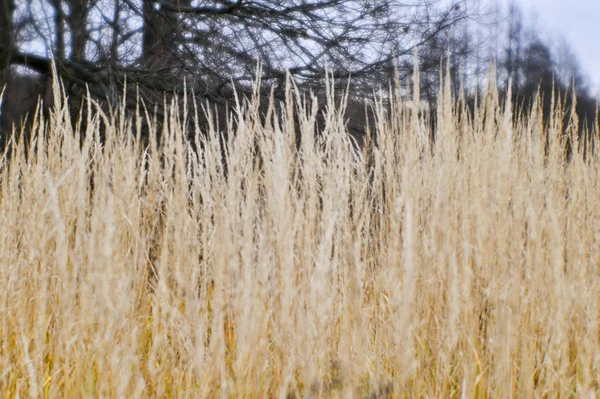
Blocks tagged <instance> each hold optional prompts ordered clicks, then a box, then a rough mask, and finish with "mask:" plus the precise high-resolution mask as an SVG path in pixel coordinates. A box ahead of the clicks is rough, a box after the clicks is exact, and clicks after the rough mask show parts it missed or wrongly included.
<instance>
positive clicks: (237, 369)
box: [0, 85, 600, 398]
mask: <svg viewBox="0 0 600 399" xmlns="http://www.w3.org/2000/svg"><path fill="white" fill-rule="evenodd" d="M399 93H400V91H399V89H398V88H396V89H392V90H391V91H390V97H391V98H394V100H393V101H392V102H391V103H390V104H388V103H386V102H384V101H383V100H378V99H376V98H375V99H373V100H372V101H371V102H370V105H369V107H370V108H371V109H372V110H373V112H374V113H375V115H376V118H375V122H374V123H372V124H371V125H370V126H369V127H368V132H367V133H368V134H367V137H366V139H365V142H364V144H361V145H357V143H356V142H354V141H353V139H352V138H351V137H350V136H349V135H348V134H347V129H346V122H345V116H344V112H343V111H344V101H343V98H342V99H341V100H340V101H338V100H335V99H334V97H333V95H330V96H329V99H328V100H327V104H326V112H325V115H324V117H323V118H322V121H323V123H321V125H320V126H319V127H318V129H317V127H316V121H317V119H319V118H318V112H319V111H318V108H317V107H316V106H315V104H314V102H311V101H310V96H305V95H303V94H301V93H300V92H299V91H298V90H296V89H295V88H294V87H293V86H292V85H290V87H289V88H288V97H287V100H286V101H285V102H283V103H282V104H276V103H275V101H271V103H270V106H269V110H268V112H267V114H266V115H260V112H261V111H260V110H259V107H258V104H257V102H258V100H257V98H254V99H252V98H251V99H248V100H246V99H241V98H240V99H239V101H238V105H237V106H236V107H235V109H234V111H233V114H232V116H231V118H234V119H235V123H231V124H229V126H228V127H225V128H227V129H229V134H227V135H226V136H221V135H220V134H219V132H218V130H219V128H224V127H223V126H217V125H216V121H215V120H213V119H211V118H209V121H211V123H209V124H208V125H206V126H197V125H196V126H195V125H194V120H195V114H194V113H186V112H183V113H182V112H179V111H177V110H178V109H180V108H177V107H175V106H172V107H170V108H168V109H167V111H168V117H167V118H166V119H165V120H164V123H161V124H159V123H156V122H155V121H154V120H153V117H152V114H151V113H147V112H145V111H144V109H143V107H141V106H140V109H139V111H138V112H137V114H136V115H134V116H133V117H131V118H127V117H125V116H123V114H122V113H121V112H120V111H119V110H115V112H114V113H107V112H105V111H103V110H102V109H101V108H95V107H94V104H92V103H90V104H89V106H90V109H95V112H91V113H88V114H87V115H88V116H87V121H86V123H85V124H83V125H81V126H85V127H84V128H82V129H77V128H75V129H73V125H72V124H71V122H70V121H71V116H70V115H69V109H68V107H67V106H65V104H64V101H63V102H61V101H60V100H58V101H57V104H62V105H59V106H57V107H56V109H55V110H54V111H53V112H52V114H51V115H50V116H46V117H43V116H42V115H43V114H42V113H41V112H40V113H39V114H38V117H37V119H36V122H35V126H34V128H33V130H32V135H31V141H30V142H23V141H21V142H15V143H13V145H12V147H11V149H10V151H9V152H7V153H5V154H4V155H3V156H2V158H1V160H0V226H1V228H0V393H1V395H2V397H5V398H19V397H44V398H58V397H81V398H91V397H97V398H109V397H110V398H170V397H173V398H175V397H176V398H199V397H229V398H233V397H240V398H261V397H277V398H319V397H322V398H330V397H333V398H335V397H339V398H342V397H344V398H346V397H355V398H388V397H390V398H400V397H402V398H404V397H407V398H408V397H424V398H427V397H429V398H433V397H444V398H449V397H454V398H459V397H461V398H485V397H521V398H534V397H586V398H592V397H597V396H598V395H600V387H599V385H598V384H599V381H600V325H599V322H600V269H599V267H600V245H599V243H600V169H599V166H600V156H599V154H600V151H599V148H598V146H599V145H600V144H599V141H598V137H597V134H598V129H595V131H594V132H591V133H590V135H589V136H587V137H589V138H590V139H589V140H586V141H585V142H584V141H581V140H579V137H580V135H579V132H578V131H577V128H576V126H578V123H576V121H575V120H574V119H576V116H575V115H574V114H571V113H570V112H569V111H568V110H565V109H563V108H562V107H561V105H560V101H557V102H556V104H555V109H554V112H553V114H552V115H551V117H550V118H549V119H548V120H546V119H544V117H543V116H542V114H541V112H540V110H539V108H536V107H534V108H533V109H532V110H531V112H529V111H528V112H523V113H520V114H519V116H518V117H517V118H513V115H514V114H515V113H514V112H513V109H512V108H513V107H512V105H511V104H510V102H508V103H505V102H503V101H501V100H500V99H499V98H498V94H497V92H496V91H495V88H494V87H493V86H491V87H490V89H489V90H488V92H487V94H486V95H484V96H482V97H481V98H480V99H479V100H478V102H477V104H476V105H475V107H474V110H470V109H469V108H468V107H466V106H465V101H464V99H462V98H452V97H451V95H450V92H449V86H445V88H442V90H441V91H440V100H439V104H438V111H437V117H436V122H437V123H436V128H435V140H432V137H431V126H430V125H431V120H430V119H429V118H427V117H425V116H424V115H423V113H420V112H419V110H418V109H416V108H415V107H414V105H415V104H420V102H419V97H418V93H415V95H414V97H413V98H412V99H410V101H408V100H407V99H405V98H402V96H400V95H399ZM56 96H57V97H60V93H59V90H58V88H57V93H56ZM197 112H198V113H202V112H207V113H208V114H209V115H210V110H209V111H207V110H206V109H205V108H204V109H203V107H202V105H201V104H198V105H197ZM142 121H146V122H149V123H146V125H148V126H150V131H149V134H146V135H145V136H147V139H144V138H143V137H142V136H143V135H142V132H141V130H140V128H139V127H140V126H142V125H143V123H142ZM565 121H567V122H569V123H567V125H568V127H567V129H566V131H563V126H564V125H565V123H563V122H565ZM188 125H189V126H191V127H192V130H193V136H194V137H193V139H192V140H191V141H189V140H188V139H187V138H186V135H187V133H186V131H187V129H186V128H185V126H188ZM317 131H318V134H317ZM99 132H102V135H100V134H99ZM223 137H225V138H223ZM567 139H568V140H569V143H570V148H571V151H570V154H569V156H568V157H567V156H566V151H565V146H566V144H565V143H566V140H567ZM592 139H593V140H592Z"/></svg>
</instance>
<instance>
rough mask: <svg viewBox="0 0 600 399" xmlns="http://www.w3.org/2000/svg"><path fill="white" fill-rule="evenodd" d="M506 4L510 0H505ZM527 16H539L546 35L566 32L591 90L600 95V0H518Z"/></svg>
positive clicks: (555, 35)
mask: <svg viewBox="0 0 600 399" xmlns="http://www.w3.org/2000/svg"><path fill="white" fill-rule="evenodd" d="M502 2H503V3H504V4H507V3H508V0H502ZM516 2H517V4H519V5H520V6H521V8H522V9H523V14H524V16H525V17H526V18H528V17H531V16H532V15H537V25H538V27H539V28H541V29H542V31H543V32H544V33H545V35H544V37H548V38H556V37H559V36H560V34H563V35H564V36H565V38H566V39H567V41H568V43H569V44H570V45H571V47H572V49H573V51H574V53H575V54H576V55H577V57H578V59H579V62H580V64H581V69H582V72H583V73H584V75H586V76H587V77H588V78H589V83H590V89H592V91H593V92H594V93H596V94H597V95H598V94H600V0H516Z"/></svg>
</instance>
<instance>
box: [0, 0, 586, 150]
mask: <svg viewBox="0 0 600 399" xmlns="http://www.w3.org/2000/svg"><path fill="white" fill-rule="evenodd" d="M38 3H39V4H38ZM36 10H37V11H36ZM48 16H52V17H51V18H48ZM541 30H542V29H539V27H538V26H537V25H536V24H535V21H532V20H528V19H526V18H525V17H524V16H523V11H522V10H521V9H520V8H519V7H518V6H517V5H516V3H513V4H512V5H510V6H509V7H508V9H502V8H500V7H496V8H495V9H491V8H489V7H488V8H486V7H483V6H482V5H481V4H480V3H479V1H477V0H452V1H450V2H448V1H441V0H428V1H417V0H415V1H412V2H402V3H401V4H400V3H399V2H397V1H394V0H328V1H306V0H287V1H283V2H282V1H279V0H262V1H247V0H237V1H222V0H202V1H196V2H192V1H191V0H162V1H155V0H143V1H142V0H139V1H136V0H114V1H108V0H106V1H105V0H64V1H63V0H46V1H41V2H34V0H23V1H19V2H16V1H15V0H0V85H2V86H4V85H6V90H5V95H4V100H3V103H2V107H1V108H0V147H5V143H7V142H8V141H9V138H10V136H11V134H12V133H11V132H12V125H13V124H19V123H21V122H27V121H28V120H30V119H31V118H29V119H27V118H26V115H31V114H32V113H33V112H34V111H35V109H36V104H37V101H38V99H43V100H44V103H45V105H46V107H51V106H52V103H53V101H54V96H53V94H52V92H51V82H50V76H51V75H52V71H53V66H52V65H53V63H54V68H55V71H56V73H57V75H58V77H59V78H60V79H61V80H62V83H63V84H64V89H65V93H64V94H65V95H66V96H67V97H68V99H69V101H70V104H71V107H72V108H73V112H72V113H71V114H72V115H73V118H74V119H76V118H77V116H78V115H79V114H80V112H79V111H80V110H81V109H82V108H83V109H84V110H85V106H84V105H85V102H84V101H83V100H84V97H85V95H86V94H88V93H89V94H90V95H91V96H92V97H93V98H94V99H95V100H96V101H98V102H100V103H102V104H104V105H106V106H113V107H116V106H121V105H124V106H125V109H129V110H135V109H137V106H138V100H139V99H141V100H143V102H144V104H145V105H146V106H147V108H148V109H150V110H152V111H153V112H155V113H157V114H158V117H159V119H160V117H161V112H162V109H163V106H164V100H165V99H166V100H167V101H171V100H172V99H173V98H174V97H175V96H177V95H179V94H181V93H182V92H183V91H184V90H185V91H187V94H188V96H189V98H192V97H193V98H194V99H195V100H197V102H199V103H205V102H206V101H208V102H209V103H210V104H211V106H212V107H216V108H217V110H218V114H220V115H221V116H222V117H223V118H224V117H225V116H224V115H225V112H226V111H225V110H226V109H227V108H228V107H229V105H230V104H231V103H232V102H233V101H234V90H235V91H237V92H238V93H239V94H240V95H247V96H252V95H253V87H255V86H254V85H253V80H255V79H256V78H260V81H261V83H262V92H263V93H265V94H267V95H268V94H270V93H271V94H273V95H275V97H276V98H279V99H283V98H284V97H285V86H286V83H285V82H286V79H288V74H289V75H290V76H291V77H292V78H293V79H294V81H295V82H296V84H297V85H298V86H299V87H300V88H304V89H305V90H306V91H307V92H308V91H309V90H310V91H312V92H313V93H315V94H316V96H317V97H319V98H324V97H325V83H324V77H325V76H326V74H327V73H329V75H330V76H331V77H333V78H334V79H335V81H336V83H337V87H339V88H340V90H342V89H345V88H346V87H350V89H351V91H352V93H351V94H352V95H351V96H350V104H349V109H351V110H352V112H349V113H348V117H349V119H350V121H349V128H350V131H351V132H352V133H353V134H354V135H356V136H358V137H360V136H361V134H363V133H364V131H365V129H366V120H365V117H364V116H363V114H364V99H365V98H367V97H369V96H371V95H372V94H373V92H374V91H375V92H379V93H382V92H386V91H387V89H388V88H389V85H390V84H391V83H392V82H394V80H395V79H396V77H395V74H396V73H399V74H400V81H401V82H402V84H403V85H405V86H406V88H407V89H406V91H405V92H403V94H405V95H407V96H411V95H412V88H411V87H410V82H411V73H412V71H413V69H414V68H413V63H414V62H415V57H414V56H413V54H414V50H415V49H416V50H417V54H418V57H417V58H416V62H417V63H418V66H419V70H420V86H421V87H420V92H421V99H422V100H423V101H424V102H427V103H428V105H429V106H428V109H429V110H432V111H434V110H435V103H436V98H437V93H438V89H439V84H440V76H441V75H442V74H444V73H446V72H445V69H444V71H443V72H441V71H440V66H442V67H445V66H448V67H449V73H450V77H451V79H452V80H451V81H452V87H451V89H452V92H453V94H454V95H455V96H458V95H460V94H461V93H460V92H461V91H463V92H464V93H465V95H466V97H467V98H468V99H469V101H470V103H474V102H475V101H476V98H477V96H478V95H481V93H483V92H484V90H485V87H486V86H487V85H488V83H490V82H489V80H490V78H492V79H493V80H495V81H496V82H497V83H498V84H499V88H500V91H501V93H500V94H501V96H502V97H506V95H507V93H508V87H509V82H512V91H511V93H512V94H511V95H512V97H513V98H512V99H513V102H514V104H515V107H514V109H515V112H519V111H522V110H524V109H529V108H530V107H532V106H533V104H534V99H535V98H536V95H537V93H538V91H540V92H541V93H543V97H542V98H543V104H541V106H542V108H543V110H544V112H545V114H546V115H549V114H550V107H551V104H552V101H553V100H554V101H556V100H557V99H560V101H562V102H563V103H564V104H565V105H566V106H567V108H568V107H570V106H572V104H573V103H574V102H573V95H572V94H573V93H575V94H576V95H577V103H576V105H575V110H576V112H577V115H578V117H579V123H580V125H581V126H580V127H581V128H583V127H584V126H585V124H586V123H587V126H588V127H589V126H590V124H591V121H593V119H594V117H595V110H596V106H597V100H596V98H594V97H593V96H592V95H591V92H590V90H589V88H588V87H587V85H586V80H585V77H584V75H583V73H582V72H581V70H580V68H579V66H578V63H577V59H576V57H575V56H574V55H573V52H572V51H571V50H570V48H569V45H568V43H567V42H566V41H564V40H562V41H561V42H560V45H559V46H554V47H553V46H551V45H550V43H549V42H548V41H547V40H546V39H544V38H543V37H542V36H540V35H539V33H538V32H539V31H541ZM258 65H261V68H260V69H258V68H257V66H258ZM494 66H495V69H493V72H492V73H491V74H490V67H492V68H494ZM442 69H443V68H442ZM259 71H260V72H259ZM257 73H259V74H260V76H257ZM126 82H127V85H128V86H127V87H128V89H127V90H123V86H124V84H125V83H126ZM496 82H494V83H496ZM492 86H494V85H492ZM552 94H554V97H553V95H552ZM74 122H76V121H75V120H74Z"/></svg>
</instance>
